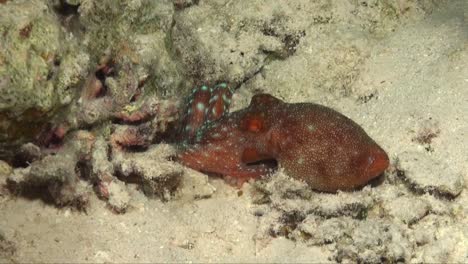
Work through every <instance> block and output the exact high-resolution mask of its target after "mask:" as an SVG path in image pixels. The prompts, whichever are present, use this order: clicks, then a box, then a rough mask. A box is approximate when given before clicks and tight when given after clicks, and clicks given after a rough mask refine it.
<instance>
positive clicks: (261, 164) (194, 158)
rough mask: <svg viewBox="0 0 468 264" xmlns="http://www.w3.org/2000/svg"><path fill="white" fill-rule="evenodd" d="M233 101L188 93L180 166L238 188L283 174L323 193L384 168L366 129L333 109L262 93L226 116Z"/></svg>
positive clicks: (352, 185)
mask: <svg viewBox="0 0 468 264" xmlns="http://www.w3.org/2000/svg"><path fill="white" fill-rule="evenodd" d="M231 96H232V91H231V90H230V89H229V88H228V87H227V85H226V84H224V83H223V84H219V85H217V86H215V87H214V88H208V87H206V86H202V87H201V88H199V89H194V90H193V95H192V97H191V99H190V100H189V102H188V105H189V107H188V111H187V114H186V116H185V117H184V118H183V126H182V131H181V133H180V134H181V135H182V137H183V138H184V139H185V142H184V144H183V148H182V150H181V151H180V152H179V154H178V157H177V158H178V160H179V161H180V162H181V163H182V164H184V165H186V166H188V167H190V168H192V169H195V170H198V171H201V172H205V173H211V174H218V175H223V176H225V177H226V178H227V179H229V180H230V181H231V182H232V181H234V182H235V183H236V184H237V185H238V186H241V185H242V184H243V183H244V182H245V181H248V180H250V179H256V178H259V177H263V176H266V175H269V174H271V173H272V172H273V171H275V169H277V167H281V168H283V169H284V172H285V173H286V174H287V175H288V176H290V177H292V178H294V179H297V180H300V181H303V182H305V183H307V184H308V185H309V186H310V187H311V188H312V189H315V190H318V191H323V192H336V191H339V190H343V191H349V190H354V189H356V188H359V187H362V186H365V185H366V184H367V183H368V182H369V181H371V180H372V179H374V178H377V177H379V176H380V175H381V174H382V173H383V172H384V171H385V169H386V168H387V167H388V166H389V158H388V155H387V154H386V152H385V151H384V150H383V149H382V148H381V147H380V146H379V145H378V144H377V143H376V142H375V141H374V140H373V139H372V138H371V137H370V136H369V135H368V134H367V133H366V132H365V131H364V129H363V128H362V127H360V126H359V125H358V124H356V123H355V122H354V121H352V120H351V119H349V118H348V117H346V116H344V115H343V114H341V113H339V112H337V111H335V110H333V109H331V108H328V107H325V106H322V105H319V104H314V103H286V102H284V101H282V100H280V99H278V98H276V97H274V96H272V95H269V94H264V93H262V94H257V95H255V96H253V98H252V99H251V102H250V105H249V106H248V107H247V108H245V109H242V110H239V111H235V112H232V113H229V109H228V107H229V103H230V101H231Z"/></svg>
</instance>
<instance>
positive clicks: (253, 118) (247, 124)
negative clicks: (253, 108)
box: [241, 115, 265, 133]
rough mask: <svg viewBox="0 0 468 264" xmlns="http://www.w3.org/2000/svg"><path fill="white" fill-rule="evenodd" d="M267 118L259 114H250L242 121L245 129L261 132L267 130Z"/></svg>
mask: <svg viewBox="0 0 468 264" xmlns="http://www.w3.org/2000/svg"><path fill="white" fill-rule="evenodd" d="M264 121H265V120H264V119H263V117H261V116H259V115H248V116H246V117H244V119H243V120H242V121H241V122H242V124H241V127H242V129H243V130H245V131H249V132H254V133H259V132H262V131H264V130H265V122H264Z"/></svg>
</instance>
